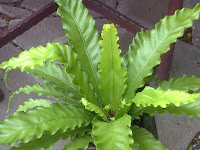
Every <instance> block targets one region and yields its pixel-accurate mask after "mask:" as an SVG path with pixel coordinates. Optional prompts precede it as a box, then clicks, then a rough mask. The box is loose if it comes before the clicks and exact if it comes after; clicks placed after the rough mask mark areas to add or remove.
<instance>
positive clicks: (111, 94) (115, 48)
mask: <svg viewBox="0 0 200 150" xmlns="http://www.w3.org/2000/svg"><path fill="white" fill-rule="evenodd" d="M116 35H117V30H116V28H115V26H114V25H113V24H106V25H104V26H103V30H102V33H101V37H102V41H101V43H100V45H101V47H102V48H103V50H102V51H101V52H100V55H101V59H100V64H99V69H100V70H101V71H100V73H99V75H100V88H101V92H102V95H103V101H104V105H108V104H110V105H111V109H112V110H115V109H116V108H118V107H119V104H120V101H121V97H122V94H123V93H124V91H125V88H126V84H125V81H126V69H125V68H124V67H123V66H122V65H121V63H122V61H123V58H122V57H120V53H121V50H120V49H119V45H118V44H117V41H118V40H119V37H118V36H116Z"/></svg>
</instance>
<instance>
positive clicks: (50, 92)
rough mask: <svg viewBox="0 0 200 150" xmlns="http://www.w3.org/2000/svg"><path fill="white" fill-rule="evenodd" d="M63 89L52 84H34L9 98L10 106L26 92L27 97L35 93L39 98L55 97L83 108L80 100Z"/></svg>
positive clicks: (20, 89)
mask: <svg viewBox="0 0 200 150" xmlns="http://www.w3.org/2000/svg"><path fill="white" fill-rule="evenodd" d="M62 90H63V89H60V88H56V87H54V86H52V85H51V84H44V85H39V84H34V85H33V86H29V85H26V86H25V87H21V88H19V90H18V91H15V92H14V93H13V94H12V95H11V96H10V98H9V105H10V102H11V100H12V99H13V98H14V97H15V96H16V95H17V94H19V93H21V92H24V93H26V94H27V95H28V94H30V93H32V92H34V93H35V94H37V95H38V96H42V95H46V96H47V97H50V96H55V97H56V98H57V99H59V100H64V101H65V102H66V103H67V104H73V105H76V106H79V107H80V106H81V104H80V102H79V99H77V98H76V97H74V96H73V95H70V93H68V92H64V91H62Z"/></svg>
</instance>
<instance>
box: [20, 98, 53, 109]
mask: <svg viewBox="0 0 200 150" xmlns="http://www.w3.org/2000/svg"><path fill="white" fill-rule="evenodd" d="M52 103H53V102H52V101H50V100H47V99H32V98H30V99H29V100H28V101H26V102H24V106H22V105H19V107H18V108H17V112H18V111H24V112H26V111H27V110H28V109H32V108H34V107H41V106H42V107H49V106H51V104H52Z"/></svg>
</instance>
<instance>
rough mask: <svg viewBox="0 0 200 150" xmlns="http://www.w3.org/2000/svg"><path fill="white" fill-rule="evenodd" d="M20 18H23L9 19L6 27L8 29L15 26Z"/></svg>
mask: <svg viewBox="0 0 200 150" xmlns="http://www.w3.org/2000/svg"><path fill="white" fill-rule="evenodd" d="M22 20H23V19H14V20H11V21H10V22H9V26H8V28H9V29H10V28H12V27H14V26H16V25H17V24H18V23H20V22H21V21H22Z"/></svg>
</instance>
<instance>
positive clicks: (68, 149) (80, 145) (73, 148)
mask: <svg viewBox="0 0 200 150" xmlns="http://www.w3.org/2000/svg"><path fill="white" fill-rule="evenodd" d="M90 142H92V138H91V136H89V135H87V134H85V135H84V136H78V137H77V138H75V139H73V140H71V141H70V142H69V144H68V145H66V146H65V148H64V149H63V150H79V149H81V150H85V149H86V148H88V145H89V143H90Z"/></svg>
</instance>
